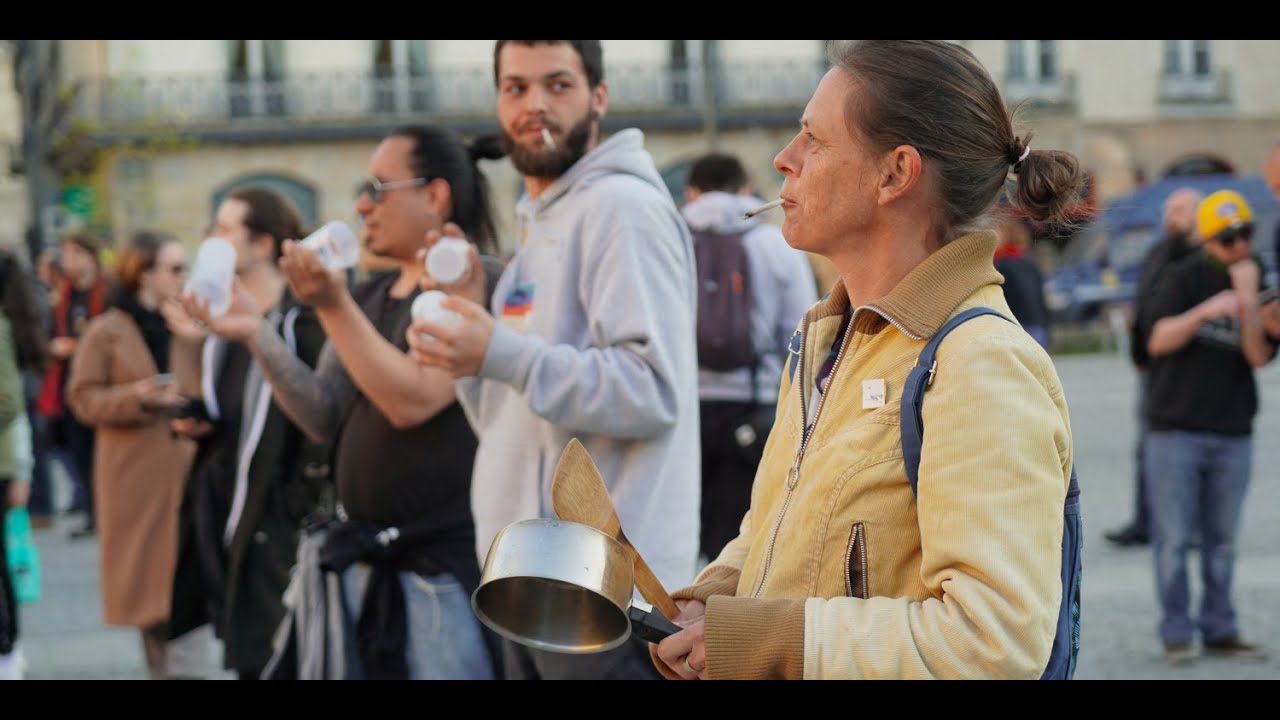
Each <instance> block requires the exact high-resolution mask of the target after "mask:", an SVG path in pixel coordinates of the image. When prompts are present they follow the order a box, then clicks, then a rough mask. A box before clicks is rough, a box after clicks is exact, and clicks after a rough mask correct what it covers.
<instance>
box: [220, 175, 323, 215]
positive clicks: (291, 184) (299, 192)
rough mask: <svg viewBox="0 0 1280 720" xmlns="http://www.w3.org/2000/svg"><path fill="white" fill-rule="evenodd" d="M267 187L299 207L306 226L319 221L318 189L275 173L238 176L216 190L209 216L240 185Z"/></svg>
mask: <svg viewBox="0 0 1280 720" xmlns="http://www.w3.org/2000/svg"><path fill="white" fill-rule="evenodd" d="M251 185H252V186H255V187H265V188H267V189H268V190H274V191H276V192H278V193H280V194H281V195H283V196H285V197H286V198H288V199H289V200H290V201H291V202H292V203H293V205H294V207H296V208H297V209H298V214H299V215H301V216H302V225H303V227H304V228H314V227H315V226H316V224H317V221H318V219H319V218H318V216H317V213H316V209H317V208H316V190H315V188H313V187H311V186H310V185H307V184H305V183H302V182H299V181H298V180H294V179H293V178H290V177H286V176H284V175H274V174H257V175H247V176H244V177H240V178H237V179H235V180H233V181H231V182H229V183H227V184H225V185H223V186H222V187H220V188H218V189H217V190H216V191H214V193H213V196H212V197H211V198H210V200H211V202H212V206H211V207H212V211H211V212H210V215H209V217H213V216H214V215H215V214H216V213H217V212H218V206H219V205H221V204H222V200H223V198H225V197H226V196H227V193H229V192H231V191H232V190H234V189H236V188H240V187H248V186H251Z"/></svg>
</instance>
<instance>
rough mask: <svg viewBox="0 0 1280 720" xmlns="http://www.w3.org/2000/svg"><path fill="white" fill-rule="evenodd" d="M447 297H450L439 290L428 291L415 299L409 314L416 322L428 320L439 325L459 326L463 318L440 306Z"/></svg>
mask: <svg viewBox="0 0 1280 720" xmlns="http://www.w3.org/2000/svg"><path fill="white" fill-rule="evenodd" d="M447 297H449V296H448V295H445V294H444V293H443V292H441V291H439V290H427V291H426V292H424V293H422V294H421V295H418V297H416V298H414V299H413V305H412V306H411V307H410V308H409V313H410V314H411V315H413V319H414V320H426V321H427V322H433V323H436V324H437V325H457V324H458V323H460V322H462V316H461V315H459V314H458V313H456V312H454V311H452V310H446V309H444V308H443V307H441V305H440V303H442V302H444V299H445V298H447ZM424 335H425V333H424Z"/></svg>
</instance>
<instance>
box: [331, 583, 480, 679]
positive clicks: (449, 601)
mask: <svg viewBox="0 0 1280 720" xmlns="http://www.w3.org/2000/svg"><path fill="white" fill-rule="evenodd" d="M368 577H369V568H368V566H367V565H364V564H363V563H356V564H355V565H352V566H351V567H349V568H347V570H346V572H344V573H343V574H342V589H343V593H344V594H345V596H346V602H347V607H348V608H351V611H352V612H353V613H354V612H359V609H360V603H361V599H362V598H363V597H364V586H365V582H366V581H367V580H368ZM400 584H401V585H402V586H403V588H404V603H405V611H406V614H407V615H408V617H407V618H406V621H407V623H408V637H407V638H405V644H406V645H407V647H406V650H405V652H406V653H407V654H408V658H406V659H407V660H408V665H409V679H411V680H492V679H493V665H492V664H491V663H490V661H489V648H488V646H487V645H485V641H484V636H483V635H482V634H481V632H480V621H479V620H477V619H476V616H475V613H474V612H472V610H471V597H470V596H469V595H468V594H467V591H466V589H465V588H463V587H462V584H461V583H459V582H458V581H457V580H455V579H454V578H453V576H452V575H433V576H431V577H427V578H424V577H422V576H420V575H418V574H416V573H411V572H402V573H400Z"/></svg>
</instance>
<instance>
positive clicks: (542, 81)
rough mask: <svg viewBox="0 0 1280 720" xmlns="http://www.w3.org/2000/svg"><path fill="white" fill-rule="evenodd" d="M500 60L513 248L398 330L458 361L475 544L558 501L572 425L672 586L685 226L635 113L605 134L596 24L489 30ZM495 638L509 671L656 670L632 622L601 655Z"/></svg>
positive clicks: (690, 548) (686, 367)
mask: <svg viewBox="0 0 1280 720" xmlns="http://www.w3.org/2000/svg"><path fill="white" fill-rule="evenodd" d="M494 77H495V82H496V83H497V89H498V119H499V124H500V126H501V129H502V135H503V141H504V145H505V148H506V149H507V151H508V153H509V155H510V157H511V159H512V162H513V164H514V165H515V167H516V169H517V170H519V171H520V173H521V175H523V177H524V184H525V194H524V196H523V197H522V198H521V199H520V201H519V203H518V204H517V207H516V211H517V216H518V225H517V227H518V232H519V236H518V250H517V252H516V255H515V257H514V258H512V260H511V262H510V264H509V265H508V266H507V268H506V270H505V272H504V273H503V275H502V278H501V279H500V280H499V281H498V285H497V288H496V290H495V292H494V294H493V296H492V298H491V299H490V298H486V297H485V296H484V293H483V290H482V289H481V285H480V284H479V283H478V282H476V280H477V279H478V278H480V277H482V276H483V273H481V272H479V271H478V268H479V265H478V264H477V263H478V262H479V259H478V257H476V256H474V254H473V257H472V272H471V273H470V275H469V278H470V279H469V280H464V281H461V282H459V283H458V284H457V285H455V286H451V287H444V288H442V289H444V290H445V291H447V292H449V293H450V295H451V297H450V298H449V299H448V300H446V301H445V302H444V307H445V308H446V309H448V310H452V311H454V312H456V313H458V314H459V315H460V316H461V320H460V322H458V323H457V324H452V325H441V324H437V323H433V322H428V321H418V322H415V323H414V324H413V325H412V326H411V327H410V328H409V331H408V340H409V344H410V348H411V352H412V354H413V356H414V357H415V358H416V359H417V360H418V361H419V362H422V363H424V364H427V365H433V366H436V367H441V368H444V369H445V370H447V371H449V372H450V373H452V374H453V375H454V377H456V378H458V380H459V382H458V399H459V400H460V402H461V403H462V406H463V408H464V410H465V411H466V413H467V416H468V417H469V418H470V420H471V423H472V425H473V426H474V427H475V428H476V434H477V435H478V437H479V439H480V445H479V449H478V450H477V452H476V462H475V470H474V473H473V479H472V491H471V492H472V494H471V497H472V512H473V513H474V515H475V521H476V542H477V548H476V549H477V553H478V554H479V557H480V560H481V561H482V562H483V560H484V558H485V555H486V554H487V553H488V549H489V545H490V544H491V542H492V541H493V539H494V537H495V536H496V535H497V533H498V532H499V531H500V530H502V529H503V528H504V527H506V526H507V525H510V524H511V523H514V522H518V521H520V520H526V519H530V518H536V517H544V518H551V517H555V511H554V509H553V508H552V503H551V480H552V475H553V473H554V470H555V467H556V463H557V461H558V460H559V457H560V454H561V453H562V452H563V450H564V448H565V446H566V445H567V444H568V442H569V440H570V439H572V438H577V439H578V440H580V441H581V442H582V444H583V445H584V446H585V447H586V449H587V451H588V452H589V453H590V454H591V457H592V458H593V459H594V460H595V462H596V464H597V465H598V466H599V468H600V471H601V474H602V475H603V477H604V480H605V484H606V486H607V487H608V489H609V494H610V495H611V496H612V498H613V501H614V503H615V505H616V506H617V508H618V515H619V517H620V519H621V521H622V526H623V528H624V529H625V530H626V532H627V537H628V538H629V539H631V541H632V542H633V544H634V545H635V546H636V549H637V550H639V552H640V554H641V555H642V556H643V557H644V558H645V560H646V561H647V562H648V563H649V565H650V566H651V567H652V568H653V570H654V572H655V573H657V575H658V578H659V579H660V580H661V581H662V582H663V584H664V585H665V586H666V587H668V588H673V587H682V586H683V584H685V583H686V582H687V581H688V580H690V579H691V578H692V577H693V573H694V571H695V570H696V567H695V566H696V563H697V553H698V518H699V485H700V461H699V458H700V447H699V442H700V441H699V429H698V428H699V425H698V364H697V351H696V342H695V335H694V324H695V307H694V305H695V293H694V284H695V279H694V277H695V276H694V260H693V247H692V241H691V239H690V234H689V230H688V227H687V226H686V225H685V222H684V220H683V219H682V218H681V216H680V213H679V212H678V211H677V209H676V207H675V203H674V202H673V201H672V199H671V195H670V193H669V192H668V191H667V189H666V186H665V185H664V183H663V181H662V178H661V176H660V175H659V174H658V171H657V168H656V167H655V166H654V163H653V158H652V157H651V156H650V155H649V153H648V152H647V151H646V150H645V149H644V136H643V135H642V134H641V132H640V131H639V130H637V129H628V130H623V131H621V132H618V133H616V134H615V135H613V136H612V137H610V138H609V139H607V140H604V141H601V138H600V119H601V118H602V117H603V116H604V114H605V111H606V109H607V107H608V101H609V93H608V88H607V86H606V84H605V82H604V63H603V53H602V50H601V46H600V41H599V40H499V41H497V45H496V47H495V49H494ZM429 286H432V283H431V282H430V281H427V282H425V283H424V287H429ZM486 302H487V303H489V305H490V307H489V308H488V309H486V308H485V307H484V304H485V303H486ZM424 335H425V336H426V337H424ZM504 652H505V656H504V666H505V672H506V674H507V677H508V678H511V679H529V678H546V679H553V678H554V679H615V678H656V677H657V674H656V673H655V672H654V671H653V669H652V663H651V662H650V660H649V651H648V644H647V643H645V642H643V641H640V640H638V639H635V638H632V640H631V641H630V642H628V643H626V644H624V645H622V646H620V647H618V648H616V649H614V650H611V651H609V652H607V653H601V654H596V655H564V654H557V653H550V652H543V651H537V650H531V649H529V648H525V647H523V646H520V645H516V644H513V643H507V644H506V648H505V650H504Z"/></svg>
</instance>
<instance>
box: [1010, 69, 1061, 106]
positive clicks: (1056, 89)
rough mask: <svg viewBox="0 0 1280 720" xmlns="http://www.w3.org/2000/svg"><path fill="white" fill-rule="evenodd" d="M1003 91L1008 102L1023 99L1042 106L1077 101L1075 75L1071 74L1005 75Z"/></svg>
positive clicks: (1019, 101)
mask: <svg viewBox="0 0 1280 720" xmlns="http://www.w3.org/2000/svg"><path fill="white" fill-rule="evenodd" d="M1003 92H1004V99H1005V101H1006V102H1008V103H1021V102H1024V101H1025V102H1027V103H1029V104H1031V105H1037V106H1043V107H1066V106H1074V105H1075V104H1076V103H1077V98H1076V77H1075V75H1072V74H1060V75H1058V76H1057V77H1054V78H1027V77H1014V76H1006V77H1005V79H1004V89H1003Z"/></svg>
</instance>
